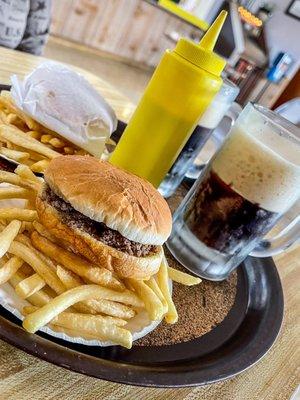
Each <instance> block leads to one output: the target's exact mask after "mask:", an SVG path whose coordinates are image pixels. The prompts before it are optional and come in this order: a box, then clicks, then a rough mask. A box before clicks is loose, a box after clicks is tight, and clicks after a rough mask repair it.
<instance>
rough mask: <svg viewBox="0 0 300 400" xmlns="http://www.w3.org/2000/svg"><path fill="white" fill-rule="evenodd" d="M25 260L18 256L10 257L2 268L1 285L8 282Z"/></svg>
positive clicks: (0, 270)
mask: <svg viewBox="0 0 300 400" xmlns="http://www.w3.org/2000/svg"><path fill="white" fill-rule="evenodd" d="M22 264H23V260H21V259H20V258H18V257H12V258H10V259H9V260H8V261H7V262H6V263H5V264H4V265H3V267H2V268H0V285H2V284H3V283H5V282H7V281H8V280H9V279H10V278H11V277H12V276H13V275H14V274H15V273H16V272H17V271H18V269H19V268H20V267H21V266H22Z"/></svg>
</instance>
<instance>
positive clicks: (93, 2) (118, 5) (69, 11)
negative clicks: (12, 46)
mask: <svg viewBox="0 0 300 400" xmlns="http://www.w3.org/2000/svg"><path fill="white" fill-rule="evenodd" d="M52 10H53V12H52V14H53V15H52V25H51V33H52V34H53V35H56V36H59V37H63V38H66V39H70V40H73V41H75V42H78V43H82V44H85V45H87V46H90V47H94V48H96V49H99V50H102V51H105V52H108V53H111V54H114V55H116V56H118V57H122V58H125V59H127V60H130V61H133V62H137V63H142V64H144V65H148V66H156V65H157V63H158V61H159V59H160V58H161V55H162V53H163V52H164V50H165V49H167V48H172V47H173V46H174V41H172V40H171V39H170V38H169V35H170V34H171V33H172V32H178V33H179V34H180V35H181V36H190V37H193V36H194V37H197V36H199V37H200V35H201V32H200V31H199V30H198V29H196V28H193V27H192V26H190V25H188V24H186V23H185V22H182V21H180V20H178V19H177V18H176V17H173V16H171V15H169V14H167V13H166V12H164V11H162V10H160V9H158V8H157V7H154V6H152V5H151V4H148V3H147V2H145V1H142V0H53V9H52Z"/></svg>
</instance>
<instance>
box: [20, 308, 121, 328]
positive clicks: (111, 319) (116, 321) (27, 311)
mask: <svg viewBox="0 0 300 400" xmlns="http://www.w3.org/2000/svg"><path fill="white" fill-rule="evenodd" d="M73 307H74V306H73ZM38 308H39V307H35V306H25V307H23V313H24V315H28V314H32V313H33V312H35V311H36V310H38ZM67 314H72V315H78V314H80V313H73V312H70V311H69V312H63V313H61V314H60V315H61V316H66V315H67ZM72 315H71V317H72ZM89 317H91V315H89ZM97 319H98V320H99V321H105V322H108V323H111V324H114V325H116V326H124V325H126V324H127V321H125V320H124V319H121V318H114V317H108V316H102V315H96V316H95V320H97Z"/></svg>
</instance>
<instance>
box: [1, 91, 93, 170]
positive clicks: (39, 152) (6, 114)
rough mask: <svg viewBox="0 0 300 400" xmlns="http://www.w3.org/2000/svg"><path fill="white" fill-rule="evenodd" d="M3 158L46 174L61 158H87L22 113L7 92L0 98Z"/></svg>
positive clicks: (74, 147)
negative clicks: (73, 156) (63, 156)
mask: <svg viewBox="0 0 300 400" xmlns="http://www.w3.org/2000/svg"><path fill="white" fill-rule="evenodd" d="M0 145H1V147H0V154H3V155H4V156H6V157H8V158H10V159H12V160H14V161H16V162H18V163H21V164H25V165H27V166H29V167H30V169H31V170H32V171H34V172H41V173H43V172H44V170H45V169H46V168H47V166H48V164H49V162H50V160H51V159H52V158H54V157H57V156H59V155H69V154H79V155H85V154H88V153H87V152H86V151H85V150H83V149H80V148H79V147H76V145H74V144H73V143H70V142H68V141H67V140H66V139H63V138H62V137H60V136H59V135H57V134H56V133H55V132H53V131H51V130H49V129H48V128H46V127H44V126H42V125H41V124H39V123H38V122H37V121H35V120H34V119H32V118H31V117H30V116H28V115H26V114H25V113H24V112H23V111H21V110H19V109H18V108H17V107H16V106H15V104H14V102H13V100H12V98H11V95H10V92H8V91H2V92H1V94H0Z"/></svg>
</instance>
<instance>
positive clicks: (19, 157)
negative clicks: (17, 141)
mask: <svg viewBox="0 0 300 400" xmlns="http://www.w3.org/2000/svg"><path fill="white" fill-rule="evenodd" d="M0 153H1V154H3V155H4V156H6V157H8V158H10V159H12V160H15V161H17V162H24V161H27V160H28V159H29V157H30V154H29V153H26V152H24V151H18V150H12V149H7V148H6V147H1V149H0Z"/></svg>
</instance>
